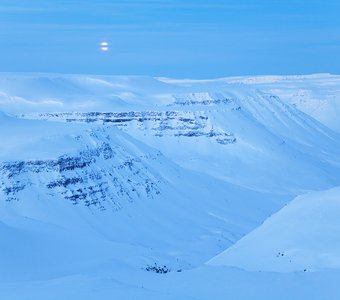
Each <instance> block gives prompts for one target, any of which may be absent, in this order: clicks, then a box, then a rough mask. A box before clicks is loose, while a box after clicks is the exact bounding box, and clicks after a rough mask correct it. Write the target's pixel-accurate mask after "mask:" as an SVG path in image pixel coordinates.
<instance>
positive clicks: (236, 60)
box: [0, 0, 340, 78]
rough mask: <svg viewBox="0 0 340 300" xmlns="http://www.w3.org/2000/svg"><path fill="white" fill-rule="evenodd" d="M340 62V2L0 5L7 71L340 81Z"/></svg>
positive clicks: (11, 0)
mask: <svg viewBox="0 0 340 300" xmlns="http://www.w3.org/2000/svg"><path fill="white" fill-rule="evenodd" d="M101 41H107V42H109V43H110V51H108V52H105V53H104V52H101V51H100V50H99V43H100V42H101ZM339 54H340V1H339V0H336V1H334V0H323V1H316V0H309V1H307V0H305V1H300V0H295V1H293V0H286V1H283V0H282V1H277V0H271V1H269V0H252V1H251V0H238V1H236V0H225V1H223V0H219V1H218V0H211V1H208V0H206V1H201V0H196V1H193V0H181V1H180V0H158V1H157V0H139V1H132V0H125V1H114V0H0V69H1V71H6V72H7V71H15V72H61V73H94V74H134V75H153V76H170V77H192V78H208V77H210V78H211V77H221V76H231V75H256V74H308V73H320V72H330V73H337V74H340V57H339Z"/></svg>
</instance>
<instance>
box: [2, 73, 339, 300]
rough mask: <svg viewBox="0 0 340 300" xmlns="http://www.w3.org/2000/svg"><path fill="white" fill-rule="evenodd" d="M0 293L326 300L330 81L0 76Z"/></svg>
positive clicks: (334, 208)
mask: <svg viewBox="0 0 340 300" xmlns="http://www.w3.org/2000/svg"><path fill="white" fill-rule="evenodd" d="M0 111H1V113H0V126H1V131H0V138H1V143H0V234H1V237H2V239H1V240H2V242H1V247H0V266H1V268H0V298H1V299H6V300H7V299H112V298H117V299H227V298H228V297H230V299H338V297H339V295H340V290H339V288H338V287H337V286H338V285H337V282H338V281H339V279H340V270H339V267H340V245H339V242H338V239H337V231H338V230H337V229H338V228H339V224H340V222H339V220H338V212H339V208H340V206H339V203H340V190H339V187H340V118H339V117H338V116H339V113H340V76H336V75H330V74H316V75H309V76H257V77H229V78H220V79H212V80H189V79H188V80H185V79H182V80H180V79H178V80H177V79H170V78H153V77H138V76H97V75H96V76H95V75H59V74H25V73H22V74H20V73H8V74H6V73H2V74H0Z"/></svg>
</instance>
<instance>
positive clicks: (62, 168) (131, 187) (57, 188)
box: [0, 129, 164, 210]
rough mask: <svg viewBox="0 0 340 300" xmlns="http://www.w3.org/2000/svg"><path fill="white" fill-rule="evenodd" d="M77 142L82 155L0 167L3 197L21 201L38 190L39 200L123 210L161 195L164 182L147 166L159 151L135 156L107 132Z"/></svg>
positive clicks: (87, 134)
mask: <svg viewBox="0 0 340 300" xmlns="http://www.w3.org/2000/svg"><path fill="white" fill-rule="evenodd" d="M74 138H75V139H76V140H77V141H78V143H79V149H80V150H79V151H78V152H77V153H73V154H65V155H62V156H60V157H57V158H56V159H49V160H16V161H6V162H2V163H0V178H1V181H0V195H1V196H0V197H1V198H2V199H3V200H5V201H21V200H22V198H25V197H22V195H25V192H26V190H37V191H39V194H40V197H44V196H48V195H49V196H53V197H56V198H60V197H61V198H63V199H64V200H66V201H69V202H71V203H72V204H74V205H84V206H88V207H90V206H91V207H96V208H98V209H100V210H105V209H108V208H109V209H113V210H118V209H120V208H121V207H122V206H124V203H125V202H133V201H137V200H138V199H145V198H153V197H155V196H156V195H158V194H159V193H160V188H159V185H162V184H164V183H163V182H162V180H161V178H160V177H159V176H155V175H154V174H153V173H152V172H150V170H148V167H147V165H148V161H150V160H156V159H157V157H158V156H159V155H160V153H159V152H154V153H152V154H148V153H145V154H142V155H139V156H136V155H133V154H132V155H131V154H129V153H128V152H127V151H126V149H125V148H123V147H122V146H121V145H119V144H117V143H115V142H114V141H113V136H112V135H110V134H109V132H107V131H106V130H105V129H101V130H91V131H89V132H86V133H84V134H83V135H78V136H76V137H74ZM23 201H28V200H27V199H25V200H23Z"/></svg>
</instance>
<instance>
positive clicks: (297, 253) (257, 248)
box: [208, 187, 340, 272]
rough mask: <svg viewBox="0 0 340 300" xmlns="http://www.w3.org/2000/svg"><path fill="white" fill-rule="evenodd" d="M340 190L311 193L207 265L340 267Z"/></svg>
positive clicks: (291, 268)
mask: <svg viewBox="0 0 340 300" xmlns="http://www.w3.org/2000/svg"><path fill="white" fill-rule="evenodd" d="M339 215H340V187H337V188H333V189H330V190H327V191H321V192H313V193H308V194H306V195H303V196H299V197H297V198H295V200H294V201H292V202H291V203H290V204H289V205H287V206H286V207H284V208H283V209H281V210H280V211H279V212H278V213H276V214H275V215H273V216H272V217H270V218H269V219H267V220H266V221H265V222H264V223H263V225H261V226H260V227H259V228H257V229H255V230H254V231H253V232H251V233H250V234H249V235H247V236H245V237H244V238H243V239H241V240H240V241H239V242H237V243H236V244H235V245H234V246H233V247H231V248H229V249H228V250H226V251H225V252H223V253H221V254H220V255H218V256H216V257H215V258H213V259H212V260H210V261H209V262H208V264H209V265H223V266H236V267H240V268H243V269H246V270H253V271H254V270H256V271H258V270H259V271H279V272H290V271H301V270H302V271H309V270H319V269H323V268H336V269H338V268H340V240H339V238H338V237H339V231H340V222H339Z"/></svg>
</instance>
